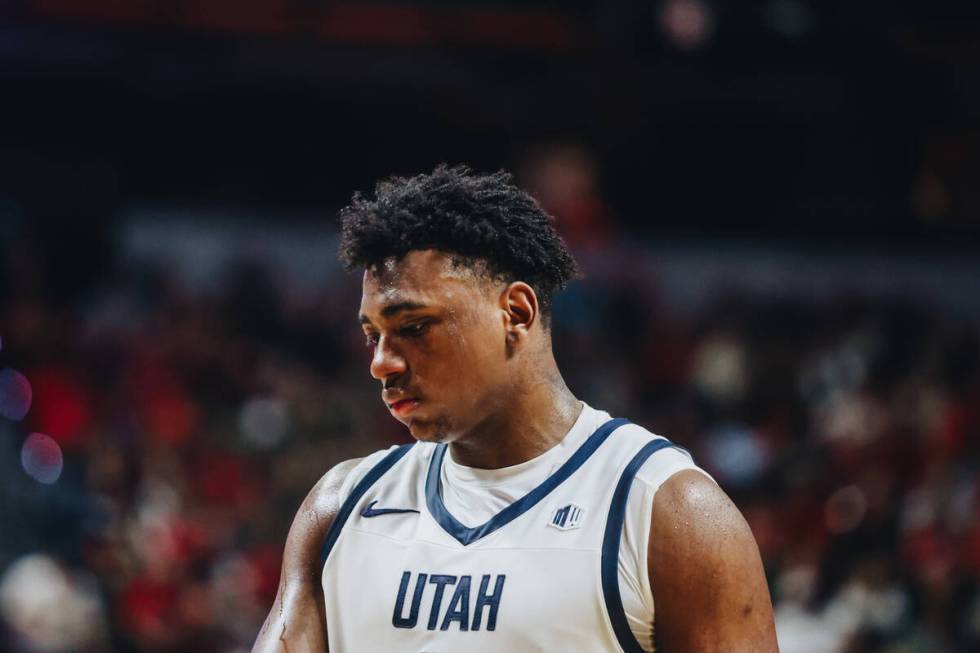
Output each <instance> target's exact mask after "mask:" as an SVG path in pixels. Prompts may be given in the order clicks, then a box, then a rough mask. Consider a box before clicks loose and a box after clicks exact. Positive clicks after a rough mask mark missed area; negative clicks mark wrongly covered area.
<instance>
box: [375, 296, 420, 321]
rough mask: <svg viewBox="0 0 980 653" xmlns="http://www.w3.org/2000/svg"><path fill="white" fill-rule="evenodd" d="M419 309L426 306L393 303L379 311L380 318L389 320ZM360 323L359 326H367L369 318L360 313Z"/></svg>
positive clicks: (415, 303) (407, 302)
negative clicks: (399, 314) (404, 312)
mask: <svg viewBox="0 0 980 653" xmlns="http://www.w3.org/2000/svg"><path fill="white" fill-rule="evenodd" d="M420 308H427V306H426V305H425V304H420V303H419V302H410V301H405V302H395V303H394V304H388V305H387V306H385V307H384V308H382V309H381V317H384V318H390V317H392V316H394V315H397V314H398V313H401V312H403V311H417V310H419V309H420ZM360 321H361V324H369V323H370V322H371V318H369V317H368V316H367V315H364V314H363V313H362V314H361V316H360Z"/></svg>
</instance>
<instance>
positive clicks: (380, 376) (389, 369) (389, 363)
mask: <svg viewBox="0 0 980 653" xmlns="http://www.w3.org/2000/svg"><path fill="white" fill-rule="evenodd" d="M406 369H407V365H406V364H405V359H404V358H403V357H402V355H401V354H399V353H398V352H397V351H396V350H395V349H393V348H392V347H391V346H390V345H388V339H387V338H386V337H385V336H381V339H380V340H378V344H377V345H376V346H375V348H374V356H373V357H372V358H371V376H373V377H374V378H376V379H377V380H379V381H386V380H388V379H390V378H392V377H395V376H398V375H400V374H404V373H405V370H406Z"/></svg>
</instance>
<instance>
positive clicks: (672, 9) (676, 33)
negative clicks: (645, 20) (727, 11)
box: [657, 0, 715, 50]
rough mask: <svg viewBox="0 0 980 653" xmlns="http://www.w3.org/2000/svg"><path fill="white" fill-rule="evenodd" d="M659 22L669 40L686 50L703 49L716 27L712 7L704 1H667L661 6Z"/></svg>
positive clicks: (658, 16)
mask: <svg viewBox="0 0 980 653" xmlns="http://www.w3.org/2000/svg"><path fill="white" fill-rule="evenodd" d="M657 20H658V21H659V22H660V28H661V30H663V32H664V34H665V35H666V36H667V38H668V39H669V40H670V41H671V42H672V43H673V44H674V45H675V46H677V47H679V48H681V49H684V50H696V49H698V48H700V47H702V46H703V45H704V44H705V43H706V42H707V40H708V38H709V37H710V36H711V34H712V33H713V32H714V27H715V20H714V15H713V14H712V11H711V7H709V6H708V5H707V4H706V3H705V2H703V1H702V0H667V2H665V3H663V4H662V5H661V6H660V9H659V12H658V15H657Z"/></svg>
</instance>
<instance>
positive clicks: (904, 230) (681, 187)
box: [0, 0, 980, 653]
mask: <svg viewBox="0 0 980 653" xmlns="http://www.w3.org/2000/svg"><path fill="white" fill-rule="evenodd" d="M958 6H959V5H954V4H952V3H949V4H948V6H944V4H943V3H936V2H930V3H927V2H902V1H895V2H844V1H840V0H821V1H819V2H818V1H816V0H745V1H741V2H735V1H731V0H652V1H650V0H648V1H641V0H596V1H593V2H587V1H585V0H568V1H566V2H552V1H540V2H534V1H531V0H525V1H520V0H510V1H506V0H501V1H498V2H494V1H492V0H484V1H480V0H471V1H470V0H458V1H456V2H449V1H440V0H432V1H431V2H423V1H418V2H411V1H409V0H405V1H404V2H398V1H395V0H392V1H390V2H356V1H353V0H349V1H346V2H344V1H337V2H329V1H326V0H183V1H182V0H168V1H162V0H160V1H158V0H8V1H6V2H3V3H0V84H2V94H0V99H2V104H0V116H2V119H0V120H2V122H0V124H2V129H0V338H2V340H0V345H2V349H0V412H2V416H0V651H3V652H4V653H7V652H10V653H13V652H17V653H22V652H30V653H35V652H37V653H41V652H44V653H68V652H74V653H101V652H103V651H121V652H134V653H135V652H160V653H163V652H184V651H207V652H228V653H231V652H239V651H247V650H249V648H250V646H251V643H252V641H253V640H254V637H255V635H256V633H257V631H258V628H259V626H260V625H261V623H262V620H263V619H264V617H265V614H266V612H267V611H268V609H269V607H270V605H271V603H272V598H273V596H274V595H275V589H276V585H277V582H278V575H279V563H280V555H281V551H282V544H283V541H284V538H285V533H286V530H287V528H288V526H289V523H290V520H291V518H292V516H293V514H294V512H295V510H296V508H297V506H298V505H299V503H300V501H301V500H302V497H303V496H304V495H305V493H306V491H307V490H308V489H309V488H310V487H311V486H312V484H313V483H314V482H315V480H316V479H317V478H319V476H320V475H321V474H323V472H324V471H325V470H327V469H328V468H329V467H331V466H332V465H333V464H334V463H336V462H337V461H339V460H341V459H346V458H350V457H355V456H359V455H363V454H364V453H366V452H369V451H372V450H375V449H378V448H382V447H386V446H389V445H390V444H391V443H395V442H404V441H406V438H407V434H406V433H405V432H404V431H403V429H402V427H401V426H399V425H398V424H397V423H396V422H395V421H394V420H393V419H391V417H390V416H389V415H388V414H387V411H386V410H385V409H384V407H383V405H381V403H380V402H379V401H378V394H377V387H376V385H377V384H376V382H374V381H373V380H372V379H370V377H369V375H368V370H367V365H368V360H369V356H368V351H367V350H366V349H365V348H364V345H363V337H362V335H361V333H360V330H359V328H358V325H357V323H356V310H357V305H358V301H359V293H360V290H359V279H358V278H357V277H356V276H354V277H351V276H348V275H345V274H344V273H343V272H342V270H341V269H340V267H339V264H338V263H337V262H336V258H335V253H336V248H337V239H338V228H337V219H336V213H337V210H338V209H339V208H340V207H342V206H343V205H344V204H345V203H346V202H347V200H348V199H349V198H350V196H351V194H352V193H353V191H355V190H358V189H362V190H363V189H368V188H370V187H371V186H372V185H373V183H374V181H375V180H376V179H377V178H379V177H383V176H387V175H389V174H401V175H405V174H412V173H416V172H424V171H429V170H431V169H432V168H433V167H434V166H435V165H436V164H437V163H439V162H443V161H447V162H450V163H467V164H470V165H472V166H473V167H475V168H477V169H480V170H496V169H499V168H501V167H503V168H507V169H509V170H512V171H513V172H514V173H515V175H516V177H517V179H518V180H519V182H520V183H521V185H523V186H524V187H525V188H527V189H529V190H531V191H532V192H533V193H534V195H535V196H536V197H537V199H538V200H539V201H540V202H541V204H542V205H543V206H544V207H546V208H547V209H548V211H549V212H550V213H552V214H553V215H554V216H555V219H556V221H557V224H558V227H559V230H560V231H561V232H562V234H563V235H564V237H565V239H566V240H567V242H568V243H569V244H570V245H571V246H572V247H573V249H574V251H575V253H576V255H577V257H578V258H579V259H580V261H581V263H582V266H583V268H584V270H585V273H586V276H585V278H584V279H583V280H582V281H579V282H576V283H575V284H574V286H573V287H571V288H570V289H569V290H567V291H566V292H564V293H563V294H562V295H561V296H560V297H559V298H558V299H557V301H556V306H555V327H554V328H555V340H556V344H555V346H556V350H557V354H558V356H559V364H560V365H561V367H562V369H563V370H564V372H565V375H566V378H567V380H568V383H569V386H570V387H571V388H572V390H573V391H574V392H575V393H576V394H577V395H578V396H579V397H581V398H583V399H584V400H586V401H588V402H589V403H591V404H592V405H594V406H597V407H599V408H603V409H605V410H608V411H610V412H611V413H613V414H617V415H624V416H628V417H630V418H631V419H633V420H634V421H637V422H639V423H641V424H643V425H645V426H646V427H648V428H649V429H651V430H653V431H655V432H658V433H661V434H664V435H667V436H668V437H670V438H672V439H673V440H675V441H677V442H679V443H680V444H683V445H684V446H686V447H688V448H689V449H691V451H692V452H693V453H694V455H695V458H696V459H697V460H698V461H699V462H700V463H701V464H702V465H703V466H704V467H705V468H706V469H707V470H708V471H710V473H711V474H712V475H713V476H714V477H715V479H717V480H718V481H719V483H720V484H721V485H722V487H724V488H725V490H726V491H727V492H728V493H729V494H730V495H731V496H732V498H733V499H734V500H735V502H736V503H737V504H738V506H739V507H740V508H741V510H742V511H743V513H744V514H745V516H746V518H747V520H748V522H749V524H750V525H751V527H752V530H753V532H754V534H755V537H756V539H757V540H758V543H759V547H760V549H761V552H762V555H763V559H764V561H765V565H766V571H767V575H768V579H769V583H770V588H771V592H772V595H773V602H774V606H775V612H776V623H777V630H778V635H779V641H780V646H781V650H782V651H783V653H838V652H839V653H858V652H867V653H918V652H923V653H925V652H929V653H945V652H964V653H965V652H967V651H977V650H980V587H978V578H980V483H978V462H980V457H978V449H980V10H978V9H976V7H974V9H972V10H968V9H963V8H957V7H958ZM667 653H669V652H667Z"/></svg>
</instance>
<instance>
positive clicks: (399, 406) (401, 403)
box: [388, 397, 421, 417]
mask: <svg viewBox="0 0 980 653" xmlns="http://www.w3.org/2000/svg"><path fill="white" fill-rule="evenodd" d="M419 403H421V402H420V401H419V400H418V399H414V398H412V397H409V398H407V399H399V400H398V401H394V402H392V403H390V404H388V409H389V410H391V412H392V413H394V414H395V415H397V416H399V417H401V416H402V415H407V414H408V413H410V412H412V411H413V410H415V407H416V406H418V405H419Z"/></svg>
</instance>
